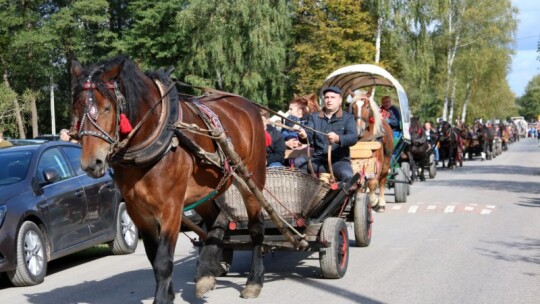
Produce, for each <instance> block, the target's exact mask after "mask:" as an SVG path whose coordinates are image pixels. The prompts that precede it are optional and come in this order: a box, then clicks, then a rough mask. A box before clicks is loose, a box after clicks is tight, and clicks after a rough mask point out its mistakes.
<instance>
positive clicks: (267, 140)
mask: <svg viewBox="0 0 540 304" xmlns="http://www.w3.org/2000/svg"><path fill="white" fill-rule="evenodd" d="M264 142H265V145H266V146H267V147H270V146H271V145H272V136H270V133H268V131H264Z"/></svg>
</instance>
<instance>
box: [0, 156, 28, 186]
mask: <svg viewBox="0 0 540 304" xmlns="http://www.w3.org/2000/svg"><path fill="white" fill-rule="evenodd" d="M32 153H33V152H32V151H25V150H18V151H11V150H5V151H0V187H2V186H6V185H11V184H15V183H17V182H20V181H22V180H23V179H25V178H26V175H28V167H29V166H30V160H31V159H32Z"/></svg>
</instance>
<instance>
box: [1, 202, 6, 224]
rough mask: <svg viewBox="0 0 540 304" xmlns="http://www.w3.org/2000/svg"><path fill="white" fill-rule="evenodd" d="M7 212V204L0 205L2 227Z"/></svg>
mask: <svg viewBox="0 0 540 304" xmlns="http://www.w3.org/2000/svg"><path fill="white" fill-rule="evenodd" d="M6 213H7V206H6V205H2V206H0V227H2V224H3V223H4V219H5V218H6Z"/></svg>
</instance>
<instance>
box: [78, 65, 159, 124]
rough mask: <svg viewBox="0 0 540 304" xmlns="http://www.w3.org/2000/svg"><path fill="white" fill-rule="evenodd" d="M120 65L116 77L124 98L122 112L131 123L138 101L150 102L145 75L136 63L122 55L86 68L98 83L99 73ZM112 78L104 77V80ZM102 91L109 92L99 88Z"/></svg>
mask: <svg viewBox="0 0 540 304" xmlns="http://www.w3.org/2000/svg"><path fill="white" fill-rule="evenodd" d="M118 66H119V67H120V69H121V70H120V75H119V76H118V78H117V79H116V80H117V81H118V84H119V86H120V90H121V91H122V93H123V94H124V97H125V98H126V102H125V108H124V113H125V114H126V116H127V117H128V118H129V120H130V121H131V123H134V122H135V121H136V119H137V116H138V115H139V113H138V112H139V111H138V109H139V108H140V107H139V103H140V102H143V101H145V102H147V103H148V104H149V105H151V103H152V100H151V99H152V98H151V96H150V94H149V92H148V91H147V90H146V89H145V88H146V85H145V82H144V79H145V75H144V74H143V73H142V72H141V71H140V69H139V68H138V67H137V65H136V64H135V63H134V62H133V61H131V60H130V59H128V58H127V57H126V56H124V55H119V56H116V57H114V58H112V59H110V60H106V61H103V62H100V63H97V64H95V65H92V66H91V67H90V68H88V71H90V77H91V81H92V82H95V83H99V81H100V77H101V75H102V74H103V73H104V72H106V71H109V70H110V69H113V68H115V67H118ZM109 80H110V81H112V80H114V79H105V81H109ZM101 91H102V92H103V93H104V92H107V93H109V92H110V90H101Z"/></svg>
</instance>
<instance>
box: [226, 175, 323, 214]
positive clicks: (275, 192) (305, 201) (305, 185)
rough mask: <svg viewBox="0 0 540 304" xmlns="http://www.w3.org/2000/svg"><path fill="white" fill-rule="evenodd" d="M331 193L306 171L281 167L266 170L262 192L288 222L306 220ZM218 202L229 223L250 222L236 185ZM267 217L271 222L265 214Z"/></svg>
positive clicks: (321, 182)
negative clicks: (309, 212) (311, 211)
mask: <svg viewBox="0 0 540 304" xmlns="http://www.w3.org/2000/svg"><path fill="white" fill-rule="evenodd" d="M329 190H330V186H329V185H328V184H326V183H324V182H323V181H321V180H319V179H317V178H315V177H313V176H311V175H309V174H307V173H305V172H304V171H300V170H294V169H291V168H288V167H278V168H268V169H267V171H266V186H265V190H263V193H264V197H265V198H266V200H267V201H268V203H269V204H270V205H271V206H272V207H273V208H274V210H275V211H276V213H277V214H279V215H281V217H283V218H284V219H286V220H288V221H289V220H293V219H294V217H295V216H301V217H305V215H306V214H307V212H308V211H310V210H312V209H313V208H316V207H317V206H318V205H319V204H320V203H322V200H323V198H324V197H325V196H326V194H327V193H328V191H329ZM217 203H218V205H219V207H220V208H221V210H222V211H224V212H225V213H226V214H227V216H228V217H229V219H230V220H233V221H239V222H242V221H247V219H248V218H247V213H246V207H245V205H244V202H243V201H242V197H241V196H240V192H239V191H238V189H237V188H236V186H234V185H233V186H231V187H230V188H229V189H228V190H227V191H226V192H225V193H224V194H223V195H222V196H221V197H220V198H219V199H218V200H217ZM264 217H265V219H267V220H269V219H270V217H269V216H268V214H267V213H266V211H264Z"/></svg>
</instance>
